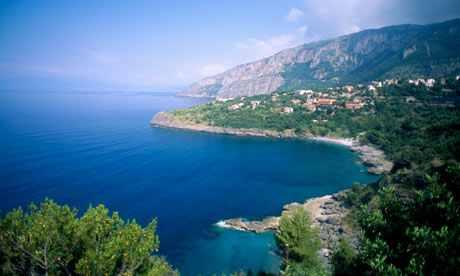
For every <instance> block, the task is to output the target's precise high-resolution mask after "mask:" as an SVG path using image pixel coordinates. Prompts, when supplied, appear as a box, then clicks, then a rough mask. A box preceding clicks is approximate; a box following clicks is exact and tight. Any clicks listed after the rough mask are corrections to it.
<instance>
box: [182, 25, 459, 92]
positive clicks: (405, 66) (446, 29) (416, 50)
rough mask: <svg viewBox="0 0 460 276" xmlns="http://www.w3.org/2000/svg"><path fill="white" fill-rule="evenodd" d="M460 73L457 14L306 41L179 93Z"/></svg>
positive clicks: (272, 88)
mask: <svg viewBox="0 0 460 276" xmlns="http://www.w3.org/2000/svg"><path fill="white" fill-rule="evenodd" d="M459 73H460V19H455V20H450V21H446V22H442V23H437V24H431V25H423V26H420V25H400V26H391V27H385V28H381V29H373V30H366V31H362V32H358V33H354V34H350V35H346V36H342V37H338V38H335V39H330V40H324V41H319V42H313V43H308V44H304V45H301V46H298V47H295V48H291V49H287V50H284V51H281V52H279V53H277V54H275V55H273V56H271V57H268V58H266V59H263V60H259V61H255V62H251V63H247V64H243V65H239V66H236V67H234V68H232V69H230V70H228V71H226V72H224V73H222V74H219V75H216V76H212V77H209V78H205V79H202V80H200V81H198V82H196V83H194V84H192V85H190V86H189V87H187V88H185V89H184V90H183V91H181V92H179V93H177V95H178V96H190V97H224V98H229V97H237V96H243V95H248V96H249V95H257V94H268V93H271V92H273V91H276V90H278V91H281V90H290V89H300V88H315V87H332V86H336V85H343V84H353V83H358V82H366V81H371V80H382V79H386V78H419V77H422V78H427V77H439V76H449V75H454V74H459Z"/></svg>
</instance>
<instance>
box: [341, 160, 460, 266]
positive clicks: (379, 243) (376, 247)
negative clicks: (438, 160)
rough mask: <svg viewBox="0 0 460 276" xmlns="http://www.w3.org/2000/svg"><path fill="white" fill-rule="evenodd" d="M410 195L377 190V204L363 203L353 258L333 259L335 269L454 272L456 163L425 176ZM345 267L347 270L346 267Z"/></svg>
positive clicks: (458, 215)
mask: <svg viewBox="0 0 460 276" xmlns="http://www.w3.org/2000/svg"><path fill="white" fill-rule="evenodd" d="M427 182H428V186H427V187H426V189H425V190H423V191H419V192H417V194H416V196H415V197H414V198H409V199H408V198H404V199H403V198H400V197H398V195H397V194H396V192H395V190H394V189H392V188H388V189H387V188H383V189H382V190H381V191H380V193H381V194H380V200H379V204H378V207H374V208H372V207H369V206H366V205H364V206H363V209H362V211H361V216H360V219H359V223H360V225H361V227H362V232H361V238H360V240H361V250H360V254H359V255H358V257H357V258H356V259H355V261H354V262H351V263H350V262H349V261H345V260H342V261H340V262H336V263H334V270H335V271H342V272H343V273H342V274H337V275H347V274H348V275H389V274H390V275H456V274H457V273H458V270H459V268H460V266H459V264H460V198H459V193H458V191H459V190H460V166H459V165H454V166H449V167H448V168H447V169H446V170H445V172H444V173H443V174H442V175H441V174H434V175H433V176H427ZM347 267H348V268H349V269H348V270H347V269H346V268H347Z"/></svg>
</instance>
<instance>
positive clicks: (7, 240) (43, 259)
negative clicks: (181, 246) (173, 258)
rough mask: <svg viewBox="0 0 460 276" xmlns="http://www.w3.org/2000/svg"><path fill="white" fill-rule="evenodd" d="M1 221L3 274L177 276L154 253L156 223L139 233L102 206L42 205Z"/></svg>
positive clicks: (136, 227)
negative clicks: (83, 208) (80, 208)
mask: <svg viewBox="0 0 460 276" xmlns="http://www.w3.org/2000/svg"><path fill="white" fill-rule="evenodd" d="M28 209H29V211H28V212H26V213H24V212H23V210H22V209H21V208H19V209H16V210H13V211H12V212H10V213H8V214H6V216H5V217H3V218H1V219H0V252H1V257H0V269H1V274H2V275H134V274H136V275H176V274H177V272H174V271H173V270H172V269H171V266H170V265H169V264H168V263H167V262H166V261H165V260H164V259H163V258H160V257H159V256H156V255H155V253H156V252H157V251H158V248H159V244H160V243H159V240H158V236H157V235H155V230H156V220H153V221H152V222H151V223H150V224H149V225H148V226H147V227H145V228H143V227H141V226H140V225H138V224H137V223H136V221H135V220H133V221H131V222H130V221H127V222H126V223H125V222H124V221H123V220H122V219H121V218H119V217H118V214H117V213H116V212H115V213H112V215H111V216H109V210H108V209H106V208H105V207H104V206H103V205H99V206H98V207H96V208H93V207H91V206H90V207H89V208H88V210H87V211H86V213H85V214H84V215H83V216H82V217H81V218H77V217H76V215H77V210H76V209H73V210H71V209H70V208H69V207H68V206H59V205H57V204H56V203H54V202H53V201H52V200H48V199H47V200H46V201H45V202H43V203H41V204H40V208H37V207H36V206H35V205H34V204H31V205H30V206H29V208H28Z"/></svg>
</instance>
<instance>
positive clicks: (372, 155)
mask: <svg viewBox="0 0 460 276" xmlns="http://www.w3.org/2000/svg"><path fill="white" fill-rule="evenodd" d="M350 150H351V151H354V152H356V153H358V154H359V155H358V158H359V159H360V160H361V163H363V164H364V165H366V166H367V167H368V169H367V171H368V172H370V173H373V174H387V173H389V172H390V171H391V169H392V168H393V165H394V164H393V162H391V161H388V160H387V159H386V156H385V152H383V151H382V150H379V149H376V148H373V147H370V146H367V145H357V146H352V147H351V148H350Z"/></svg>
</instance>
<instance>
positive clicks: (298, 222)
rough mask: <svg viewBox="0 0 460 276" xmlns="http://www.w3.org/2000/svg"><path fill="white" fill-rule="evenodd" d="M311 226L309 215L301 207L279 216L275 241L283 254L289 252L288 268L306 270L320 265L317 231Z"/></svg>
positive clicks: (319, 243)
mask: <svg viewBox="0 0 460 276" xmlns="http://www.w3.org/2000/svg"><path fill="white" fill-rule="evenodd" d="M311 224H312V222H311V215H310V214H309V213H308V211H306V210H304V209H303V208H302V207H298V208H296V209H294V210H292V212H291V213H289V212H284V213H283V215H282V216H281V219H280V227H279V231H278V232H277V233H276V235H275V241H276V244H277V246H278V247H279V248H280V249H282V250H283V251H284V254H286V251H289V266H291V265H292V266H299V267H300V268H306V269H308V268H314V267H316V266H317V265H318V264H319V263H320V260H319V257H318V253H317V252H318V250H320V249H321V242H320V239H319V237H318V233H319V229H318V228H314V227H312V225H311ZM287 247H288V248H287ZM289 266H288V268H287V269H288V270H289ZM288 270H287V271H288Z"/></svg>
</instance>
